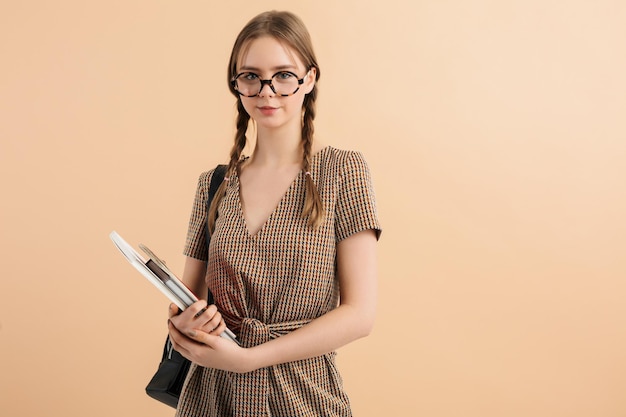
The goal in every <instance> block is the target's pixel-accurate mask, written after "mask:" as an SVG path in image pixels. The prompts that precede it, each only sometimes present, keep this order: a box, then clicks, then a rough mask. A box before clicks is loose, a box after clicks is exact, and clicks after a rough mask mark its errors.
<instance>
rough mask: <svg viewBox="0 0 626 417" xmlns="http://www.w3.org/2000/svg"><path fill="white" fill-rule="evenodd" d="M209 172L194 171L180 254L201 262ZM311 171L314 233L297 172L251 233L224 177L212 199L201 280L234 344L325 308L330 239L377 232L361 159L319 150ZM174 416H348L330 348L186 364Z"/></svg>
mask: <svg viewBox="0 0 626 417" xmlns="http://www.w3.org/2000/svg"><path fill="white" fill-rule="evenodd" d="M212 173H213V171H208V172H204V173H203V174H201V175H200V178H199V182H198V189H197V192H196V197H195V201H194V207H193V212H192V216H191V220H190V222H189V232H188V235H187V242H186V246H185V252H184V253H185V255H187V256H191V257H194V258H196V259H200V260H207V251H206V238H205V224H206V208H205V206H206V199H207V193H208V189H209V183H210V181H211V175H212ZM311 174H312V176H313V179H314V181H315V182H316V185H317V187H318V191H319V193H320V196H321V198H322V201H323V203H324V208H325V210H326V221H325V223H324V224H323V225H322V226H321V227H320V229H318V230H316V231H313V230H311V229H310V228H309V227H308V226H307V224H306V220H305V219H302V218H301V212H302V207H303V205H304V189H305V177H304V173H303V172H300V173H299V174H298V176H297V177H296V178H295V180H294V181H293V183H292V184H291V185H290V187H289V189H288V190H287V191H286V193H285V195H284V196H283V197H282V200H281V201H280V202H279V204H278V206H277V207H276V208H275V210H274V212H273V213H272V214H271V215H270V217H269V218H268V219H267V221H266V223H265V224H264V225H263V226H262V228H261V229H260V230H259V231H258V232H257V233H256V234H255V235H250V233H249V232H248V229H247V227H246V224H245V220H244V217H243V211H242V206H241V200H240V197H239V196H240V194H239V179H238V177H237V175H236V174H235V175H233V176H232V178H231V179H230V182H229V184H228V188H227V191H226V195H225V196H224V198H223V199H222V201H221V202H220V206H219V217H218V218H217V221H216V228H215V232H214V234H213V235H212V237H211V244H210V248H209V253H208V264H207V284H208V286H209V288H210V289H211V291H212V292H213V294H214V296H215V303H216V305H217V306H218V308H219V310H220V312H221V313H222V315H223V317H224V319H225V321H226V324H227V325H228V327H229V328H230V329H231V330H233V331H234V332H235V333H236V334H237V337H238V339H239V340H240V342H241V343H242V346H244V347H251V346H256V345H258V344H261V343H264V342H266V341H269V340H271V339H273V338H276V337H280V336H281V335H284V334H286V333H288V332H290V331H293V330H295V329H297V328H299V327H301V326H304V325H306V324H307V323H308V322H310V321H311V320H314V319H315V318H317V317H320V316H321V315H323V314H325V313H327V312H328V311H330V310H332V309H334V308H335V307H336V306H337V303H338V301H339V288H338V283H337V280H336V277H335V272H336V269H335V266H336V265H335V255H336V245H337V243H338V242H340V241H341V240H343V239H345V238H347V237H349V236H350V235H352V234H354V233H357V232H360V231H363V230H367V229H374V230H376V232H377V236H378V235H379V234H380V225H379V222H378V218H377V215H376V203H375V199H374V192H373V188H372V184H371V179H370V174H369V170H368V167H367V164H366V162H365V161H364V159H363V157H362V156H361V154H360V153H358V152H352V151H342V150H338V149H335V148H332V147H326V148H324V149H322V150H321V151H320V152H318V153H317V154H315V155H313V157H312V161H311ZM176 415H177V416H179V417H205V416H216V417H226V416H238V417H244V416H245V417H256V416H273V417H274V416H276V417H278V416H286V417H287V416H288V417H296V416H297V417H306V416H311V417H313V416H315V417H318V416H350V415H351V411H350V403H349V400H348V397H347V396H346V394H345V392H344V390H343V386H342V380H341V377H340V375H339V373H338V371H337V368H336V366H335V353H334V352H332V353H328V354H325V355H322V356H319V357H315V358H311V359H306V360H301V361H296V362H289V363H284V364H280V365H276V366H271V367H268V368H263V369H259V370H256V371H253V372H249V373H245V374H236V373H232V372H225V371H220V370H216V369H210V368H204V367H201V366H197V365H195V364H193V365H192V367H191V370H190V372H189V375H188V377H187V381H186V382H185V386H184V388H183V393H182V395H181V398H180V402H179V406H178V410H177V413H176Z"/></svg>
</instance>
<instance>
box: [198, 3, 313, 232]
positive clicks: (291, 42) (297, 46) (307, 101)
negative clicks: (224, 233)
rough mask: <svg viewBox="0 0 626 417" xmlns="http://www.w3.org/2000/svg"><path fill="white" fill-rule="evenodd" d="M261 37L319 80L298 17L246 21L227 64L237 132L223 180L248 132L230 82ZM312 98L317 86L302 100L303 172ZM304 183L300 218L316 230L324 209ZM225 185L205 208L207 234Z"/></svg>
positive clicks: (306, 169) (306, 34)
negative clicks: (286, 48)
mask: <svg viewBox="0 0 626 417" xmlns="http://www.w3.org/2000/svg"><path fill="white" fill-rule="evenodd" d="M262 36H271V37H273V38H275V39H277V40H278V41H280V42H283V43H285V44H286V45H288V46H289V47H291V48H292V49H293V50H294V51H295V52H296V53H297V54H298V56H299V57H300V59H301V60H302V62H303V63H304V65H305V67H306V68H307V69H311V68H315V69H316V71H315V80H316V81H317V80H319V77H320V69H319V66H318V64H317V59H316V58H315V54H314V52H313V44H312V42H311V37H310V35H309V32H308V31H307V29H306V27H305V26H304V23H303V22H302V20H300V18H298V17H297V16H296V15H294V14H293V13H290V12H278V11H270V12H265V13H261V14H260V15H258V16H256V17H254V18H253V19H252V20H250V21H249V22H248V24H247V25H246V26H245V27H244V28H243V29H242V30H241V32H240V33H239V36H237V39H236V40H235V44H234V46H233V49H232V52H231V55H230V62H229V64H228V80H227V81H228V85H229V88H230V91H231V93H232V94H233V95H234V96H235V97H237V121H236V127H237V133H236V134H235V143H234V144H233V147H232V148H231V151H230V161H229V163H228V168H227V170H226V177H227V178H230V177H232V174H233V173H234V172H235V170H236V169H237V165H238V164H239V161H240V160H241V156H242V155H241V154H242V152H243V150H244V148H245V146H246V143H247V137H246V132H247V131H248V123H249V121H250V116H249V115H248V113H247V112H246V110H245V109H244V107H243V104H242V103H241V98H240V96H239V94H238V93H237V92H236V91H235V89H234V87H233V86H232V85H231V80H233V79H234V78H235V77H236V76H237V64H238V62H237V61H238V59H240V57H241V56H242V54H243V52H244V49H245V48H246V47H247V46H248V45H249V42H250V41H251V40H253V39H257V38H260V37H262ZM316 98H317V83H316V84H315V85H314V86H313V89H312V90H311V92H310V93H308V94H307V95H306V96H305V97H304V103H303V104H302V111H303V116H302V149H303V155H302V165H303V170H304V172H306V173H308V172H309V171H310V166H311V156H312V155H311V150H312V147H313V131H314V128H313V119H315V99H316ZM305 181H306V188H305V200H304V208H303V209H302V217H303V218H306V219H308V224H309V226H310V227H311V228H313V229H317V228H319V226H321V224H322V223H323V222H324V217H325V212H324V207H323V204H322V200H321V198H320V195H319V193H318V191H317V187H316V186H315V183H314V182H313V178H312V177H311V175H305ZM226 184H227V181H224V182H223V183H222V184H221V185H220V186H219V188H218V189H217V191H216V193H215V197H214V198H213V201H212V202H211V207H210V208H209V213H208V219H207V221H208V226H209V231H210V232H211V233H213V230H214V229H215V220H216V218H217V207H218V206H219V203H220V201H221V199H222V198H223V197H224V194H225V193H226Z"/></svg>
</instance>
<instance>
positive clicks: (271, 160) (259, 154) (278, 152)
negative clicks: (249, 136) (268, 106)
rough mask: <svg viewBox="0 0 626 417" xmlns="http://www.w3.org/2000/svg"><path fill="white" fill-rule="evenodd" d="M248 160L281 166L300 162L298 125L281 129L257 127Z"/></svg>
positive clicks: (300, 150) (300, 141)
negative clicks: (253, 147) (254, 144)
mask: <svg viewBox="0 0 626 417" xmlns="http://www.w3.org/2000/svg"><path fill="white" fill-rule="evenodd" d="M250 162H254V163H255V164H257V163H258V164H261V165H266V166H273V167H281V166H286V165H293V164H301V163H302V132H301V128H300V126H297V129H296V128H293V127H291V128H289V126H284V128H283V129H276V130H274V129H272V130H268V129H259V130H258V132H257V140H256V146H255V149H254V153H253V154H252V158H251V161H250Z"/></svg>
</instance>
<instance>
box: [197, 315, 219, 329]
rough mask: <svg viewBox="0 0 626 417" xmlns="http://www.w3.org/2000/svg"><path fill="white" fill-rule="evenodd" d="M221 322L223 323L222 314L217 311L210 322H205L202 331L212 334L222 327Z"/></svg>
mask: <svg viewBox="0 0 626 417" xmlns="http://www.w3.org/2000/svg"><path fill="white" fill-rule="evenodd" d="M221 322H222V314H221V313H219V312H217V311H216V312H215V315H213V317H211V319H210V320H208V321H206V322H204V323H203V325H202V327H201V328H202V330H205V331H208V332H211V331H213V330H214V329H217V327H218V326H219V325H220V323H221Z"/></svg>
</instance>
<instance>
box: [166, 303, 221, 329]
mask: <svg viewBox="0 0 626 417" xmlns="http://www.w3.org/2000/svg"><path fill="white" fill-rule="evenodd" d="M179 312H180V310H179V309H178V307H177V306H176V305H174V304H170V311H169V316H170V321H171V322H172V323H174V326H175V327H176V328H177V329H178V330H180V331H181V332H182V333H184V334H188V333H189V332H191V331H192V330H202V331H204V332H206V333H209V334H212V335H215V336H219V335H221V334H222V332H223V331H224V330H226V323H224V320H223V319H222V314H221V313H220V312H219V311H217V307H216V306H215V305H214V304H211V305H207V302H206V301H205V300H199V301H196V302H195V303H193V304H192V305H190V306H189V308H187V309H186V310H185V311H183V312H182V313H180V314H179Z"/></svg>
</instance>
